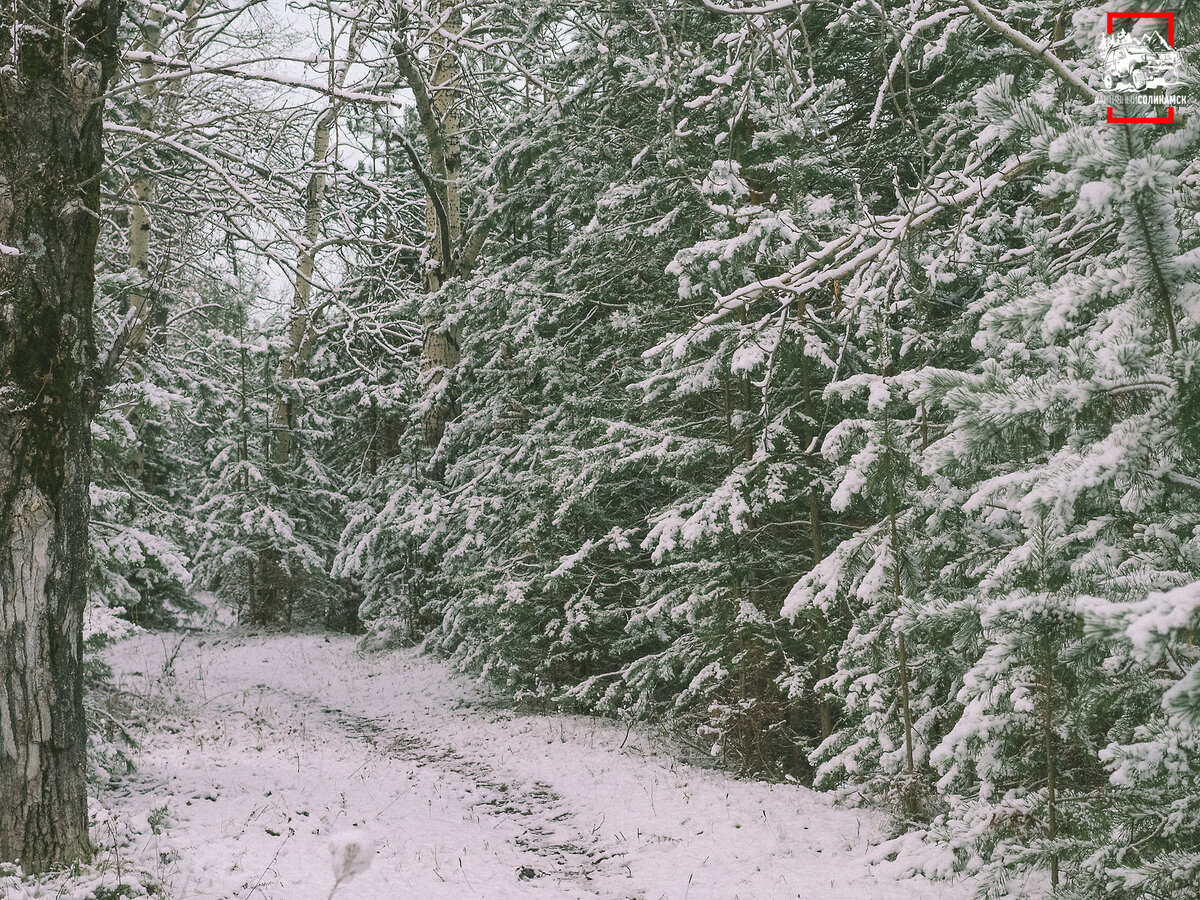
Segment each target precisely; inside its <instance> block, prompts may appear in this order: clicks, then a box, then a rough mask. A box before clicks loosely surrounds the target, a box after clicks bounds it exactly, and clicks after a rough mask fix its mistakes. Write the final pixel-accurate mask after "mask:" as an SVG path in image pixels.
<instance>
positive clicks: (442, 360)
mask: <svg viewBox="0 0 1200 900" xmlns="http://www.w3.org/2000/svg"><path fill="white" fill-rule="evenodd" d="M437 16H438V19H439V21H441V22H442V23H443V26H442V28H443V30H442V31H438V32H435V33H434V35H433V41H432V46H431V47H430V56H431V58H432V60H433V64H434V68H433V91H432V94H433V96H432V103H433V115H434V121H435V124H436V126H437V129H438V139H439V140H440V142H441V150H442V152H441V154H439V155H440V156H441V160H440V162H441V171H436V168H437V167H436V164H437V162H438V159H437V156H435V155H433V154H431V156H432V159H431V162H433V163H434V164H435V172H436V174H437V175H438V176H439V177H440V179H441V181H442V184H441V185H440V187H441V197H440V198H439V199H440V200H441V203H442V208H443V209H444V210H445V217H444V221H441V220H439V217H438V215H437V208H436V206H435V205H434V204H435V201H434V198H433V197H432V196H427V197H426V198H425V222H426V230H427V232H428V234H429V244H430V251H431V256H432V260H433V265H431V266H429V268H428V269H427V270H426V273H425V289H426V291H428V292H429V293H431V294H432V293H436V292H437V291H438V290H440V289H441V287H442V285H443V284H445V282H446V281H447V280H448V279H450V278H453V277H454V276H455V275H456V274H457V272H456V271H455V265H456V263H457V260H456V259H454V258H453V252H454V250H455V249H457V248H458V245H459V242H460V241H461V240H462V198H461V195H460V193H459V184H458V179H459V173H460V169H461V167H462V151H461V142H460V140H459V110H458V104H459V82H460V81H461V79H462V67H461V66H460V64H459V61H458V50H457V48H456V47H455V46H454V45H453V40H452V36H454V35H457V34H458V33H459V32H461V31H462V10H461V7H459V6H458V5H457V4H456V3H455V2H454V0H440V2H439V4H438V11H437ZM443 231H444V232H445V234H443ZM448 248H449V249H450V250H451V258H450V259H447V258H446V250H447V249H448ZM424 329H425V333H424V338H423V340H422V342H421V380H422V384H423V387H424V390H425V391H426V393H428V394H429V395H431V403H430V406H429V411H428V412H427V413H426V414H425V417H424V419H423V420H422V422H421V438H422V442H423V443H424V444H425V446H426V447H427V448H428V449H430V450H433V449H436V447H437V446H438V444H440V443H441V441H442V435H443V434H445V432H446V423H447V422H448V421H450V420H452V419H453V418H454V417H455V416H456V415H457V413H458V398H457V396H456V395H455V393H454V391H453V390H452V389H450V388H449V386H448V384H447V382H448V379H449V373H450V370H451V369H453V368H454V367H455V366H457V365H458V362H459V359H460V356H461V354H460V351H459V343H460V341H461V340H462V329H461V328H459V327H457V326H449V327H446V326H444V324H443V323H441V322H438V321H437V320H436V319H432V318H429V319H426V320H425V322H424ZM440 469H441V467H440V466H436V467H435V471H434V473H433V474H434V477H437V478H439V479H440V476H441V472H440Z"/></svg>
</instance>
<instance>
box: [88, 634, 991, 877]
mask: <svg viewBox="0 0 1200 900" xmlns="http://www.w3.org/2000/svg"><path fill="white" fill-rule="evenodd" d="M179 640H181V638H180V637H179V636H170V635H167V636H158V635H141V636H138V637H135V638H131V639H128V640H126V641H124V642H123V643H121V644H119V645H118V646H116V647H115V648H113V649H112V650H111V651H110V652H109V657H110V661H111V662H112V664H113V666H114V668H115V671H116V678H117V682H118V685H119V687H120V688H121V690H122V691H124V692H125V693H123V694H119V695H117V700H118V701H121V698H124V699H125V701H128V702H129V703H131V704H141V705H142V708H147V707H148V706H152V707H154V708H156V709H157V710H159V712H158V713H157V714H156V715H157V716H158V717H160V718H159V719H158V721H157V722H156V724H154V725H153V727H152V729H151V732H150V734H149V735H148V736H147V737H145V738H144V742H143V743H144V748H143V753H142V754H141V757H140V761H139V770H138V772H137V774H136V775H134V776H131V777H130V778H129V779H126V780H123V781H121V782H120V783H119V784H117V785H115V786H114V787H113V788H112V789H111V790H110V791H109V793H108V794H107V795H106V796H104V797H103V801H104V802H105V803H106V804H107V805H108V806H110V807H111V808H112V809H113V812H114V814H115V816H116V818H117V819H118V820H123V821H133V822H141V823H143V827H142V828H141V829H140V831H138V832H137V833H136V834H135V835H134V837H133V841H132V843H131V844H130V845H129V846H128V847H126V849H125V850H124V851H123V852H125V853H126V854H128V855H129V857H130V859H131V860H132V861H135V862H137V863H138V864H140V865H142V866H144V867H146V868H149V869H151V870H152V871H153V872H154V873H155V876H156V878H157V879H159V880H160V881H161V883H162V884H163V885H164V887H166V888H167V892H168V895H169V896H170V897H172V898H174V900H184V898H244V900H250V898H256V900H309V898H312V900H324V898H326V897H327V896H328V895H329V892H330V889H331V888H332V887H333V874H332V871H331V865H330V852H329V845H330V837H331V835H332V834H336V833H338V832H346V831H347V830H358V831H359V832H360V833H363V834H365V835H367V836H369V837H370V838H372V839H373V840H374V841H375V842H376V844H377V845H378V854H377V855H376V856H375V857H374V860H373V863H372V865H371V868H370V869H369V870H368V871H366V872H365V873H364V874H361V875H359V876H357V877H356V878H354V879H352V880H350V881H348V882H346V883H344V884H343V885H342V886H341V888H340V889H339V890H338V892H337V897H338V898H344V900H353V898H362V900H375V898H379V900H383V898H386V900H409V898H414V900H466V898H486V900H505V898H517V897H520V898H529V900H536V898H555V900H559V898H561V900H589V898H593V897H595V898H603V900H752V898H754V900H775V898H778V900H784V898H788V900H791V898H803V900H918V898H920V900H936V898H945V900H957V898H966V897H969V896H970V895H971V893H972V887H971V886H970V885H966V884H946V883H931V882H928V881H925V880H923V879H899V878H896V877H895V876H894V874H893V873H891V872H890V871H889V869H888V867H887V866H886V865H883V866H871V865H868V864H867V863H866V862H865V856H866V854H867V852H868V845H869V843H870V842H871V841H872V840H875V839H877V838H878V836H879V825H880V823H879V821H878V820H877V819H876V818H875V817H874V816H873V815H872V814H869V813H864V812H862V811H856V810H845V809H839V808H836V807H834V806H833V805H832V803H831V802H830V800H829V799H828V798H827V797H824V796H822V795H819V794H814V793H813V792H811V791H808V790H805V789H804V788H800V787H795V786H786V785H784V786H780V785H765V784H758V783H752V782H746V781H740V780H737V779H734V778H731V777H729V776H727V775H723V774H720V773H716V772H712V771H707V770H703V769H698V768H695V767H691V766H687V765H684V764H680V763H678V762H674V761H673V760H672V759H671V758H670V757H669V756H668V755H665V754H664V753H663V752H662V751H661V749H660V748H657V747H656V746H655V745H654V742H653V740H652V739H650V738H648V737H647V736H646V735H644V734H639V732H638V731H637V730H634V731H632V732H631V733H628V734H627V733H626V729H625V728H624V727H620V726H618V725H617V724H615V723H609V722H604V721H599V720H594V719H590V718H585V717H571V716H538V715H525V714H519V713H515V712H512V711H508V710H505V709H503V708H502V707H501V706H500V705H498V704H495V703H494V702H491V701H489V699H488V697H487V696H486V694H485V693H484V692H483V691H481V690H480V689H479V688H478V687H476V686H475V685H473V684H472V683H471V682H469V681H467V680H465V679H462V678H460V677H458V676H455V675H452V674H451V673H450V672H449V671H448V670H447V668H446V667H445V666H443V665H441V664H439V663H438V662H436V661H434V660H431V659H430V658H428V657H426V656H422V655H419V654H416V653H414V652H411V651H401V652H398V653H394V654H391V655H387V656H382V657H379V656H372V657H362V656H360V655H359V654H358V653H357V652H356V650H355V644H354V641H353V640H352V639H350V638H346V637H332V638H328V639H327V638H325V637H323V636H320V635H289V636H270V637H264V636H260V637H248V636H244V635H240V636H234V635H222V634H208V635H191V636H188V637H186V638H183V639H182V641H183V643H182V646H180V647H178V652H177V655H175V657H174V660H173V662H172V663H171V664H169V665H168V664H166V658H167V657H168V656H170V655H171V654H172V651H174V650H175V649H176V645H177V643H178V641H179ZM148 820H149V822H153V823H154V827H153V828H150V827H145V825H146V823H147V821H148ZM156 831H157V832H158V833H157V834H156V833H155V832H156ZM126 864H127V865H128V863H126Z"/></svg>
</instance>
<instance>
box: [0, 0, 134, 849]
mask: <svg viewBox="0 0 1200 900" xmlns="http://www.w3.org/2000/svg"><path fill="white" fill-rule="evenodd" d="M117 17H118V4H117V3H116V2H114V0H97V2H94V3H88V4H81V5H74V6H71V5H67V4H63V3H61V2H54V0H27V2H22V3H20V4H18V5H10V6H8V7H7V8H6V9H5V10H4V11H3V12H0V622H2V623H3V630H0V797H2V798H3V802H0V860H5V861H10V860H18V859H19V860H20V861H21V865H22V866H23V867H24V868H25V869H26V870H27V871H42V870H45V869H47V868H50V867H53V866H56V865H65V864H69V863H72V862H75V861H77V860H80V859H84V858H86V857H87V856H88V855H89V854H90V845H89V841H88V832H87V794H86V786H85V781H84V766H85V750H86V730H85V724H84V713H83V678H82V671H81V667H80V662H81V655H82V650H83V641H82V623H83V609H84V604H85V601H86V598H87V566H88V506H89V502H88V485H89V481H90V475H91V438H90V431H89V428H90V418H91V408H92V405H93V400H94V395H95V391H96V385H95V384H94V383H93V372H92V369H91V366H92V364H93V357H94V342H93V333H92V300H93V281H94V274H93V259H94V253H95V247H96V237H97V233H98V229H99V218H98V215H97V213H98V210H99V206H100V184H99V178H98V175H99V172H100V166H101V161H102V154H103V151H102V145H101V130H102V125H101V122H102V115H103V103H102V102H101V101H100V97H101V96H102V95H103V93H104V90H105V87H106V85H107V82H108V79H109V76H110V75H111V73H112V71H113V68H114V66H115V63H116V23H117ZM52 24H60V25H61V29H60V28H51V25H52ZM62 31H66V32H67V34H66V35H64V34H63V33H62Z"/></svg>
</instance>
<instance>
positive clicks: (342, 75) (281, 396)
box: [271, 25, 360, 465]
mask: <svg viewBox="0 0 1200 900" xmlns="http://www.w3.org/2000/svg"><path fill="white" fill-rule="evenodd" d="M359 43H360V41H359V37H358V26H357V25H352V26H351V27H350V35H349V47H348V49H347V51H346V59H345V60H344V61H343V62H342V63H341V64H340V65H338V66H336V67H335V68H334V70H333V71H332V72H331V73H330V76H329V78H330V84H331V87H333V88H341V87H342V86H343V85H344V84H345V82H346V75H347V73H348V72H349V71H350V67H351V66H352V65H354V61H355V60H356V59H357V57H358V48H359ZM336 51H337V39H336V37H334V36H331V37H330V47H329V52H330V65H331V66H332V65H333V62H332V60H333V57H334V55H335V54H336ZM340 106H341V104H340V103H339V102H338V101H337V100H336V99H332V98H331V99H330V101H329V109H327V110H326V111H325V112H324V113H322V114H321V117H320V118H319V119H317V126H316V129H315V130H314V132H313V151H312V165H313V172H312V175H310V176H309V179H308V189H307V190H306V191H305V195H304V233H303V235H302V236H301V238H300V257H299V259H298V260H297V263H296V285H295V289H294V290H293V291H292V312H291V316H290V317H289V319H288V327H287V338H288V344H287V347H286V348H285V349H284V351H283V355H282V356H281V357H280V359H279V371H278V373H277V374H278V382H279V383H278V388H277V390H278V395H277V397H276V398H275V408H274V409H273V410H272V412H271V436H272V444H271V460H272V462H275V463H278V464H280V465H284V464H286V463H287V461H288V458H289V457H290V456H291V452H292V430H293V429H294V428H295V427H296V409H295V405H294V404H293V403H292V398H291V397H290V396H289V392H290V390H291V384H290V382H291V381H292V380H294V379H295V378H296V376H297V374H298V373H299V370H300V367H301V364H302V363H303V362H304V359H305V356H306V355H307V353H308V351H309V350H310V349H311V345H312V336H311V331H312V327H313V322H312V312H311V309H310V302H311V298H312V276H313V271H314V269H315V267H316V256H317V238H318V237H320V234H321V203H322V200H323V199H324V197H325V181H326V167H327V166H328V162H329V160H328V157H329V142H330V138H331V136H332V134H333V126H334V125H335V124H336V123H337V117H338V111H339V108H340Z"/></svg>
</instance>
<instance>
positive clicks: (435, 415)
mask: <svg viewBox="0 0 1200 900" xmlns="http://www.w3.org/2000/svg"><path fill="white" fill-rule="evenodd" d="M434 9H435V12H434V15H435V16H436V17H437V21H438V23H439V25H440V28H439V29H438V30H436V31H434V32H433V35H432V38H431V40H430V47H429V59H430V62H431V64H432V66H433V70H432V75H431V77H430V78H428V79H427V78H426V77H425V75H424V74H423V73H422V72H421V70H420V69H419V67H418V64H417V62H416V60H415V57H416V54H415V53H414V52H413V51H412V50H411V49H410V48H409V47H408V46H407V45H406V44H405V42H404V36H403V32H404V30H405V27H406V24H407V18H406V15H405V14H402V15H401V17H400V18H399V19H398V20H397V23H396V31H397V37H396V41H395V44H394V50H395V56H396V62H397V65H398V67H399V70H400V74H401V75H402V76H403V77H404V80H405V81H406V82H407V83H408V86H409V89H410V90H411V91H412V93H413V98H414V99H415V101H416V107H417V117H418V118H419V119H420V121H421V129H422V130H423V131H424V132H425V143H426V146H427V147H428V151H429V169H430V177H429V179H428V180H427V181H426V206H425V209H426V231H427V233H428V238H429V261H428V263H427V265H426V269H425V290H426V291H427V292H428V293H430V294H433V293H436V292H437V291H438V290H440V289H441V287H442V285H443V284H445V283H446V282H447V281H448V280H450V279H451V278H453V277H454V276H455V275H458V274H460V272H461V271H463V270H465V269H467V268H469V267H470V262H471V259H472V258H473V256H474V253H476V252H478V247H474V246H473V247H470V248H467V252H462V248H461V247H460V244H461V242H462V234H463V228H462V199H461V193H460V190H459V175H460V171H461V168H462V151H461V141H460V135H459V131H460V122H459V119H460V114H459V102H460V98H461V95H462V87H461V81H462V65H461V63H460V62H459V58H458V47H457V46H455V41H454V37H455V36H456V35H458V34H459V33H460V32H461V31H462V8H461V7H460V6H459V5H457V4H456V3H455V2H453V0H438V2H437V3H436V4H435V7H434ZM423 180H424V179H423ZM424 326H425V335H424V340H423V342H422V345H421V387H422V390H423V392H424V393H425V394H426V396H428V397H429V409H428V411H427V412H426V413H425V416H424V418H423V419H422V422H421V435H422V443H424V445H425V447H426V448H428V449H430V450H433V449H436V448H437V446H438V444H440V443H441V440H442V435H443V434H444V433H445V431H446V423H447V422H448V421H450V420H452V419H453V418H454V417H455V416H456V415H457V413H458V397H457V395H456V393H455V391H454V390H453V389H452V388H450V387H449V386H448V385H447V383H446V382H447V380H448V373H449V372H450V370H451V369H453V368H454V367H455V366H457V365H458V362H459V359H460V351H459V344H460V341H461V339H462V329H461V328H460V327H458V326H447V325H445V324H444V323H442V322H439V321H438V320H436V319H434V318H432V317H431V318H427V319H426V320H425V323H424ZM430 474H431V475H432V477H433V478H435V479H437V480H441V466H440V465H438V466H435V467H434V469H433V470H432V471H431V473H430Z"/></svg>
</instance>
